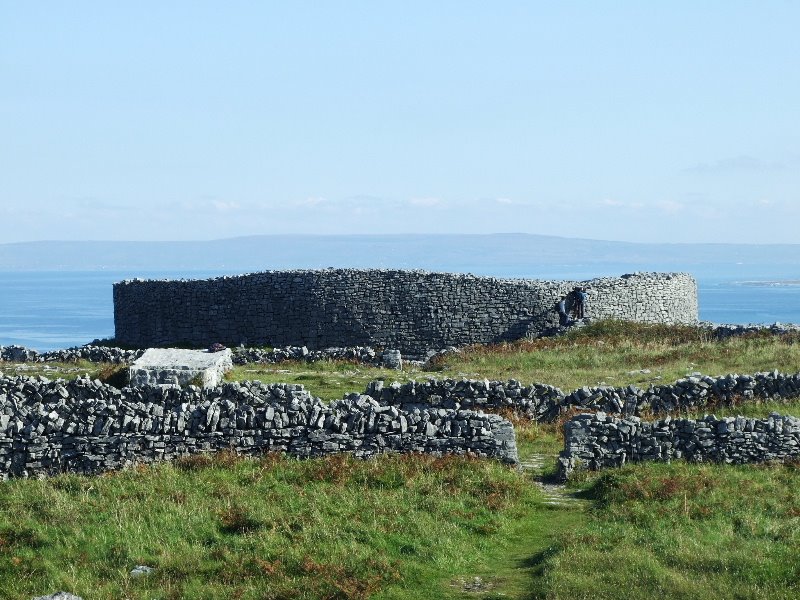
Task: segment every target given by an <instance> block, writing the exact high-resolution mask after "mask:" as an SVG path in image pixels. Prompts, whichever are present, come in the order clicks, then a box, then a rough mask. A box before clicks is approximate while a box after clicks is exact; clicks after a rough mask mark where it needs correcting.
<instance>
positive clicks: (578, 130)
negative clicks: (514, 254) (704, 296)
mask: <svg viewBox="0 0 800 600" xmlns="http://www.w3.org/2000/svg"><path fill="white" fill-rule="evenodd" d="M799 25H800V3H797V2H788V1H781V2H769V1H759V2H756V1H753V2H733V1H724V2H723V1H720V2H711V1H707V2H678V1H670V2H660V3H655V2H649V1H647V2H645V1H642V2H598V1H595V2H563V3H562V2H532V1H526V2H502V1H498V2H466V1H458V2H443V1H439V2H436V1H430V0H427V1H425V2H413V1H409V0H403V1H401V2H380V1H376V0H373V1H370V2H275V3H272V2H234V1H226V2H197V1H192V2H174V1H173V2H169V1H159V2H146V1H137V2H124V3H123V2H107V1H103V2H82V1H78V0H71V1H70V2H22V1H13V2H12V1H6V0H0V86H2V88H0V165H2V166H0V169H1V171H0V242H13V241H28V240H44V239H62V240H65V239H93V240H98V239H103V240H123V239H127V240H179V239H212V238H221V237H231V236H237V235H249V234H262V233H263V234H269V233H290V232H293V231H296V232H302V233H409V232H425V233H430V232H443V233H445V232H446V233H480V232H487V233H490V232H528V233H543V234H552V235H563V236H575V237H590V238H597V239H614V240H629V241H648V240H652V241H660V242H661V241H678V242H690V241H707V242H726V241H737V242H800V235H798V234H797V230H798V222H799V221H800V168H799V167H800V36H798V35H797V29H798V26H799Z"/></svg>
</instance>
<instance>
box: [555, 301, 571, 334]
mask: <svg viewBox="0 0 800 600" xmlns="http://www.w3.org/2000/svg"><path fill="white" fill-rule="evenodd" d="M556 310H557V311H558V324H559V325H560V326H561V327H566V326H567V325H569V323H570V320H569V315H568V314H567V297H566V296H561V300H559V301H558V303H557V304H556Z"/></svg>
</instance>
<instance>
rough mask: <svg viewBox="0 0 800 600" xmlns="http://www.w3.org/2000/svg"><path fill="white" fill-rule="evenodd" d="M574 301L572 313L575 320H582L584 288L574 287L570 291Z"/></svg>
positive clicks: (584, 301) (584, 312)
mask: <svg viewBox="0 0 800 600" xmlns="http://www.w3.org/2000/svg"><path fill="white" fill-rule="evenodd" d="M572 296H573V299H574V303H573V308H572V312H573V314H574V315H575V318H576V319H583V317H585V316H586V298H587V294H586V288H582V287H576V288H575V289H574V290H572Z"/></svg>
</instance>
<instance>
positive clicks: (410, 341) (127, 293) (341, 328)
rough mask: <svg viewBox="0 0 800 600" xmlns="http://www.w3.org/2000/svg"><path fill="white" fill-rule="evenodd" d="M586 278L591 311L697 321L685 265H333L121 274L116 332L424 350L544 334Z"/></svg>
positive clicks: (133, 342) (176, 339) (160, 340)
mask: <svg viewBox="0 0 800 600" xmlns="http://www.w3.org/2000/svg"><path fill="white" fill-rule="evenodd" d="M577 286H582V287H584V288H585V289H586V290H587V293H588V301H587V306H586V316H587V317H589V318H617V319H624V320H632V321H640V322H647V323H696V322H697V285H696V283H695V280H694V279H693V278H692V277H691V275H688V274H686V273H636V274H633V275H623V276H621V277H604V278H600V279H592V280H588V281H582V282H577V281H540V280H531V279H496V278H493V277H477V276H474V275H465V274H456V273H430V272H425V271H406V270H372V269H366V270H364V269H325V270H315V271H266V272H263V273H251V274H247V275H240V276H235V277H217V278H213V279H203V280H139V279H134V280H127V281H122V282H119V283H116V284H114V322H115V334H116V340H117V341H118V342H120V343H122V344H126V345H130V346H135V347H149V346H164V345H171V344H188V345H193V346H198V347H202V346H207V345H209V344H211V343H214V342H221V343H223V344H227V345H238V344H241V343H244V344H245V345H269V346H274V347H277V346H287V345H304V346H307V347H308V348H310V349H312V350H314V349H321V348H328V347H333V346H375V347H384V348H393V349H399V350H401V351H402V352H403V353H404V354H406V353H408V354H415V353H421V352H425V351H426V350H429V349H440V348H445V347H448V346H464V345H468V344H473V343H493V342H501V341H509V340H514V339H519V338H522V337H525V336H530V335H537V334H538V333H540V332H543V331H545V330H547V329H549V328H552V327H554V326H556V325H557V324H558V313H557V312H556V311H555V310H554V308H555V305H556V302H557V301H558V299H559V298H560V297H561V296H562V295H565V294H567V293H569V292H570V291H571V290H573V289H574V288H575V287H577Z"/></svg>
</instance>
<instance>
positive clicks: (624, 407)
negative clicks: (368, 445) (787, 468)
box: [364, 371, 800, 422]
mask: <svg viewBox="0 0 800 600" xmlns="http://www.w3.org/2000/svg"><path fill="white" fill-rule="evenodd" d="M364 393H365V394H367V395H369V396H371V397H373V398H375V399H376V400H379V401H380V402H381V403H384V404H388V405H391V406H399V407H404V408H408V407H415V406H418V407H425V406H430V407H441V408H447V409H453V410H461V409H470V410H486V411H492V410H498V409H507V410H512V411H514V412H516V413H517V414H520V415H524V416H526V417H528V418H531V419H536V420H538V421H540V422H553V421H555V420H556V419H558V417H559V416H560V415H562V414H564V413H566V412H568V411H570V410H572V409H578V410H583V411H603V412H607V413H617V414H624V415H641V414H645V413H656V414H664V413H666V414H668V413H672V412H676V411H681V410H702V409H704V408H713V407H714V406H716V405H718V404H723V405H731V404H735V403H737V402H747V401H756V400H758V399H770V400H789V399H792V398H798V397H800V373H794V374H786V373H780V372H778V371H769V372H764V373H755V374H752V375H738V374H730V375H724V376H722V377H710V376H708V375H700V376H693V377H687V378H685V379H681V380H678V381H676V382H675V383H673V384H669V385H656V386H651V387H649V388H647V389H641V388H638V387H636V386H633V385H630V386H626V387H606V386H603V387H583V388H579V389H577V390H574V391H572V392H570V393H567V394H565V393H564V392H562V391H561V390H560V389H559V388H556V387H553V386H551V385H545V384H541V383H534V384H531V385H524V384H522V383H520V382H519V381H516V380H513V379H512V380H509V381H489V380H469V379H443V380H428V381H411V382H408V383H404V384H400V383H392V384H390V385H384V382H383V381H373V382H371V383H369V384H368V385H367V388H366V390H365V392H364Z"/></svg>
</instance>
